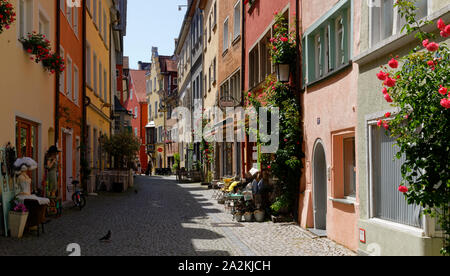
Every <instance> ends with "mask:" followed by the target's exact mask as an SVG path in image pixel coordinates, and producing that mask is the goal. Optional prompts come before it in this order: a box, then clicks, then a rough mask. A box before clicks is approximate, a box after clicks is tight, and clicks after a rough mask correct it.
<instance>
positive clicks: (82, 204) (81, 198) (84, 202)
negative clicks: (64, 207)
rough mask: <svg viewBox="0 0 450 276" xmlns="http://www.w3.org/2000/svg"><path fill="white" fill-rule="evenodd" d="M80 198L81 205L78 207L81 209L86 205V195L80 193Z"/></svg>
mask: <svg viewBox="0 0 450 276" xmlns="http://www.w3.org/2000/svg"><path fill="white" fill-rule="evenodd" d="M79 198H80V200H79V205H78V207H79V208H80V211H81V210H82V209H83V208H84V206H86V197H84V195H80V197H79Z"/></svg>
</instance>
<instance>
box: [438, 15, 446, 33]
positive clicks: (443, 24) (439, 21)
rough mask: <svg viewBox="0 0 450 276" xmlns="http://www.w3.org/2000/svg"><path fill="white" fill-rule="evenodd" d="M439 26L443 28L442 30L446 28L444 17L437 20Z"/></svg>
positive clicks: (440, 28)
mask: <svg viewBox="0 0 450 276" xmlns="http://www.w3.org/2000/svg"><path fill="white" fill-rule="evenodd" d="M437 27H438V29H439V30H441V31H443V30H444V28H445V23H444V20H442V18H441V19H439V20H438V22H437Z"/></svg>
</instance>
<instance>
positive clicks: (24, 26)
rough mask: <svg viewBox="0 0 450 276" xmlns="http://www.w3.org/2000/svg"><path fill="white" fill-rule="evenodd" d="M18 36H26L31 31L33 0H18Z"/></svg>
mask: <svg viewBox="0 0 450 276" xmlns="http://www.w3.org/2000/svg"><path fill="white" fill-rule="evenodd" d="M18 3H19V7H18V9H17V10H18V15H19V20H18V21H19V28H18V29H19V33H18V35H19V38H20V37H24V36H26V35H27V34H28V33H31V32H32V31H33V1H32V0H19V2H18Z"/></svg>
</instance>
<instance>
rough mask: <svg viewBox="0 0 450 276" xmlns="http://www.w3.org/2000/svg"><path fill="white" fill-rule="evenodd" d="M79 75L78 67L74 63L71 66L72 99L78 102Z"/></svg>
mask: <svg viewBox="0 0 450 276" xmlns="http://www.w3.org/2000/svg"><path fill="white" fill-rule="evenodd" d="M79 82H80V76H79V71H78V67H77V66H76V65H74V66H73V101H74V102H75V103H76V104H78V100H79V97H80V96H79V95H80V83H79Z"/></svg>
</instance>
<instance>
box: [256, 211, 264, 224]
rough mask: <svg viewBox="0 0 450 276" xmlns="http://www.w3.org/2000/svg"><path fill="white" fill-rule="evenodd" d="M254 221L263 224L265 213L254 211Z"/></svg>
mask: <svg viewBox="0 0 450 276" xmlns="http://www.w3.org/2000/svg"><path fill="white" fill-rule="evenodd" d="M254 215H255V220H256V221H257V222H264V219H265V217H266V212H265V211H264V210H256V211H255V212H254Z"/></svg>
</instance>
